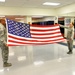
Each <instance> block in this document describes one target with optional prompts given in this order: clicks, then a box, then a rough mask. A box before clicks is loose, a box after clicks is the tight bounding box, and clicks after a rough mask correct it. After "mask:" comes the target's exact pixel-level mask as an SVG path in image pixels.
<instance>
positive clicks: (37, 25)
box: [30, 24, 59, 28]
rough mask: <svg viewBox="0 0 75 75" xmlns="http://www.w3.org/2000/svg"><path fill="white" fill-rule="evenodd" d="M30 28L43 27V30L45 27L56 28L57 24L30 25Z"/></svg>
mask: <svg viewBox="0 0 75 75" xmlns="http://www.w3.org/2000/svg"><path fill="white" fill-rule="evenodd" d="M30 26H32V27H41V28H42V27H43V28H45V27H56V26H59V24H57V25H36V24H35V25H32V24H31V25H30Z"/></svg>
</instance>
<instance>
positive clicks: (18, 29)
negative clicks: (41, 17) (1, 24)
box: [7, 19, 31, 38]
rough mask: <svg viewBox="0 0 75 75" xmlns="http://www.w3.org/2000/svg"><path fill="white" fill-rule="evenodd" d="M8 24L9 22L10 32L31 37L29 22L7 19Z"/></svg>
mask: <svg viewBox="0 0 75 75" xmlns="http://www.w3.org/2000/svg"><path fill="white" fill-rule="evenodd" d="M7 24H8V33H11V34H13V35H17V36H21V37H27V38H30V37H31V34H30V25H29V24H25V23H21V22H15V21H13V20H9V19H7Z"/></svg>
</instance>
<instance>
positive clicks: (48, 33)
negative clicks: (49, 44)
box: [31, 32, 60, 36]
mask: <svg viewBox="0 0 75 75" xmlns="http://www.w3.org/2000/svg"><path fill="white" fill-rule="evenodd" d="M58 33H60V32H53V33H44V34H40V33H39V34H37V33H31V35H37V36H43V35H53V34H58Z"/></svg>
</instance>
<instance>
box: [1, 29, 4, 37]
mask: <svg viewBox="0 0 75 75" xmlns="http://www.w3.org/2000/svg"><path fill="white" fill-rule="evenodd" d="M3 35H4V29H2V28H0V37H2V36H3Z"/></svg>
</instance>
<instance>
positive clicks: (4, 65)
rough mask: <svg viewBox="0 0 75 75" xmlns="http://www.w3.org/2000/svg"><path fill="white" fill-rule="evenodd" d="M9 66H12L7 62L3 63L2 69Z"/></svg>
mask: <svg viewBox="0 0 75 75" xmlns="http://www.w3.org/2000/svg"><path fill="white" fill-rule="evenodd" d="M10 66H12V64H11V63H7V62H5V63H4V64H3V67H10Z"/></svg>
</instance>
